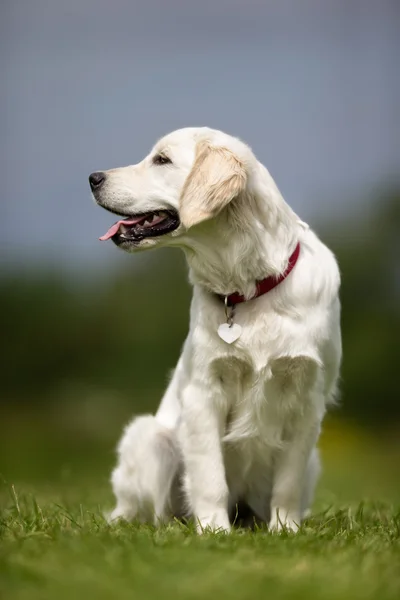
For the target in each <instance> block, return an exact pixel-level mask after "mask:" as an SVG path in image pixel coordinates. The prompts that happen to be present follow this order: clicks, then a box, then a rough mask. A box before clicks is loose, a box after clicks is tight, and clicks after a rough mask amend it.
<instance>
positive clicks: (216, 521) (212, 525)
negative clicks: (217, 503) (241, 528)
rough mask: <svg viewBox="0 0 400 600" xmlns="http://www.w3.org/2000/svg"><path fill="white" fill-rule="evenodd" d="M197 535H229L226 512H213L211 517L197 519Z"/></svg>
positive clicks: (229, 528)
mask: <svg viewBox="0 0 400 600" xmlns="http://www.w3.org/2000/svg"><path fill="white" fill-rule="evenodd" d="M196 529H197V533H199V534H202V533H207V532H212V533H229V532H230V530H231V524H230V522H229V517H228V514H227V512H226V511H215V512H214V513H212V514H211V515H207V516H203V517H198V518H197V524H196Z"/></svg>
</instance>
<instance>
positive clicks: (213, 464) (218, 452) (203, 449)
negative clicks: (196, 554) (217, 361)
mask: <svg viewBox="0 0 400 600" xmlns="http://www.w3.org/2000/svg"><path fill="white" fill-rule="evenodd" d="M212 387H213V386H212V385H208V386H207V385H206V384H205V383H204V382H201V381H199V380H197V381H193V382H191V383H190V384H189V385H188V386H187V387H186V389H185V390H184V393H183V407H182V420H181V426H180V442H181V448H182V452H183V459H184V464H185V487H186V494H187V498H188V501H189V506H190V509H191V511H192V514H193V516H194V518H195V520H196V524H197V530H198V531H199V532H200V533H201V532H202V531H204V530H205V529H207V528H210V529H211V530H213V531H225V532H227V531H229V530H230V523H229V517H228V486H227V483H226V478H225V466H224V460H223V455H222V446H221V439H222V435H223V431H224V427H225V420H226V414H227V406H226V402H224V400H223V398H222V395H219V394H218V397H215V396H214V397H212V396H211V394H210V389H211V388H212ZM214 393H215V389H214Z"/></svg>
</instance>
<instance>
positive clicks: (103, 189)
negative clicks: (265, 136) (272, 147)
mask: <svg viewBox="0 0 400 600" xmlns="http://www.w3.org/2000/svg"><path fill="white" fill-rule="evenodd" d="M252 161H255V158H254V156H253V154H252V153H251V151H250V149H249V148H248V147H247V146H246V145H245V144H243V143H242V142H241V141H240V140H238V139H236V138H233V137H231V136H229V135H226V134H224V133H222V132H220V131H215V130H212V129H208V128H186V129H180V130H177V131H174V132H173V133H171V134H169V135H167V136H166V137H164V138H163V139H161V140H160V141H159V142H158V143H157V144H156V145H155V147H154V148H153V149H152V151H151V152H150V154H149V155H148V156H147V157H146V158H145V159H144V160H142V161H141V162H140V163H138V164H136V165H132V166H128V167H122V168H118V169H111V170H109V171H104V172H103V171H101V172H96V173H92V174H91V175H90V177H89V182H90V187H91V190H92V193H93V196H94V198H95V201H96V202H97V204H99V205H100V206H102V207H103V208H105V209H107V210H109V211H110V212H112V213H115V214H117V215H119V216H121V219H120V220H119V221H118V222H117V223H115V225H113V226H112V227H111V228H110V229H109V231H108V232H107V233H106V234H105V235H104V236H103V237H102V238H100V239H104V240H106V239H112V240H113V242H114V243H115V244H116V245H117V246H119V247H121V248H122V249H124V250H127V251H135V250H138V249H145V248H150V247H154V246H155V245H156V244H157V245H159V244H163V245H165V244H168V243H171V242H172V241H175V243H176V242H177V241H178V238H179V237H182V236H184V235H185V234H186V232H187V231H188V230H189V229H190V228H192V227H195V226H197V225H199V224H200V223H202V222H203V221H206V220H209V219H212V218H213V217H215V216H216V215H218V214H219V213H220V212H221V211H222V210H223V209H224V208H225V207H226V206H227V205H228V204H229V203H230V202H231V201H232V200H233V199H234V198H237V197H238V196H240V194H241V193H242V192H243V191H244V190H245V189H246V186H247V183H248V173H249V168H250V167H251V164H252Z"/></svg>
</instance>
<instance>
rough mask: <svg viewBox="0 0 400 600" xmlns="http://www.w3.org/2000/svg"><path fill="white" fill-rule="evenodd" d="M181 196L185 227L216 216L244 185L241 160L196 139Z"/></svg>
mask: <svg viewBox="0 0 400 600" xmlns="http://www.w3.org/2000/svg"><path fill="white" fill-rule="evenodd" d="M196 150H197V151H196V159H195V162H194V165H193V167H192V170H191V172H190V173H189V175H188V177H187V179H186V182H185V185H184V188H183V191H182V196H181V202H180V219H181V222H182V224H183V225H184V226H185V227H186V228H187V229H188V228H189V227H192V226H193V225H197V224H198V223H201V221H205V220H206V219H210V218H211V217H214V216H215V215H217V214H218V213H219V212H220V211H221V210H222V209H223V208H224V207H225V206H226V205H227V204H228V203H229V202H230V201H231V200H233V198H235V197H236V196H238V195H239V194H240V193H241V192H243V191H244V189H245V187H246V180H247V176H246V171H245V167H244V165H243V163H242V162H241V161H240V160H239V159H238V158H237V156H235V155H234V154H233V153H232V152H231V151H230V150H228V149H227V148H224V147H220V146H210V145H209V144H208V143H206V142H199V144H198V145H197V149H196Z"/></svg>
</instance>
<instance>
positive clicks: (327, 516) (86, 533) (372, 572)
mask: <svg viewBox="0 0 400 600" xmlns="http://www.w3.org/2000/svg"><path fill="white" fill-rule="evenodd" d="M9 491H10V500H9V502H8V508H7V509H6V510H5V511H4V512H3V516H2V519H1V538H2V539H1V550H0V553H1V554H0V556H1V562H0V571H1V574H2V575H1V581H2V584H1V585H2V590H1V591H2V595H3V596H2V597H4V598H7V599H9V598H10V599H11V598H13V599H21V600H25V599H29V600H34V599H38V600H39V599H40V600H46V599H49V600H50V599H51V600H53V599H55V598H57V599H59V600H62V599H63V598H77V599H78V598H88V599H89V598H97V599H98V600H101V599H103V598H104V599H106V598H107V599H108V598H110V599H111V598H121V599H124V598H127V599H128V598H130V599H131V598H177V599H178V598H182V599H186V598H187V599H190V598H209V597H210V598H211V597H216V598H217V597H218V598H220V599H221V600H222V599H224V598H227V599H228V598H233V599H235V598H258V597H260V598H262V597H268V598H282V599H284V598H312V599H314V598H324V599H332V600H334V599H339V598H340V599H343V598H349V599H352V600H356V599H358V598H359V599H360V600H361V599H363V600H366V599H370V598H371V599H372V598H376V599H378V598H379V599H380V600H384V599H389V598H393V599H398V598H399V596H400V568H399V567H400V511H397V512H396V511H395V510H394V509H393V508H390V507H389V506H384V505H369V506H368V505H363V504H360V505H359V506H358V507H357V508H356V509H351V508H342V509H338V508H335V507H331V508H330V509H327V510H325V511H323V512H321V513H320V514H317V515H314V516H313V517H312V518H311V519H309V520H308V521H306V522H305V523H304V525H303V526H302V528H301V531H300V532H299V533H298V534H291V533H286V532H284V533H281V534H270V533H268V531H267V530H266V529H259V530H257V531H255V532H249V531H244V530H237V531H235V532H234V533H233V534H231V535H229V536H226V535H223V534H211V533H206V534H205V535H203V536H197V535H196V534H195V533H194V530H193V526H191V524H188V525H186V524H180V523H174V524H172V525H170V526H166V527H162V528H159V529H157V528H154V527H148V526H140V525H135V524H130V525H129V524H120V525H114V526H109V525H108V524H107V523H106V522H105V520H104V519H103V517H102V514H101V510H100V507H98V506H97V507H96V506H94V505H93V504H91V503H90V502H89V503H88V504H87V505H86V504H78V503H75V504H73V505H72V506H71V507H68V506H62V505H59V504H56V503H51V502H50V503H44V504H43V505H41V504H39V502H38V501H37V500H36V499H35V497H34V496H30V495H27V496H22V497H19V495H18V492H17V491H16V490H15V489H14V488H11V489H10V490H9Z"/></svg>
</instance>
